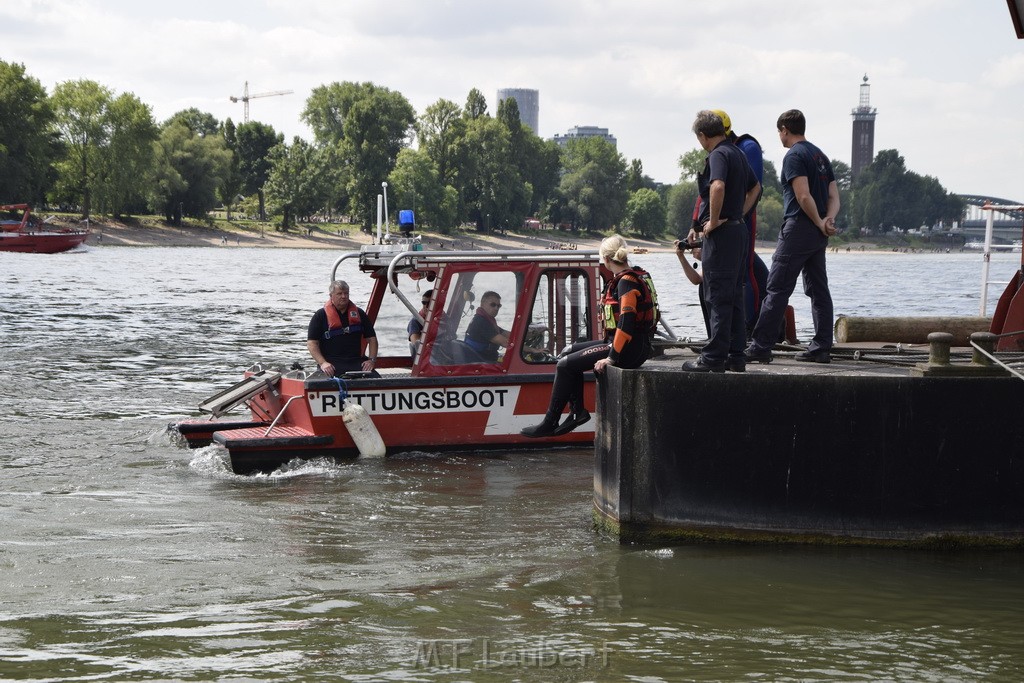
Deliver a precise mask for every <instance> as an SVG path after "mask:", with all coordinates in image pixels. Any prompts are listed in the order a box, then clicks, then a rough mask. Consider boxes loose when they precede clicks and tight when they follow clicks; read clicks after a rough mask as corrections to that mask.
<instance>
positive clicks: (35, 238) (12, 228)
mask: <svg viewBox="0 0 1024 683" xmlns="http://www.w3.org/2000/svg"><path fill="white" fill-rule="evenodd" d="M0 211H23V212H24V213H23V214H22V216H21V220H20V221H18V220H0V251H23V252H29V253H34V254H56V253H58V252H61V251H67V250H68V249H74V248H75V247H77V246H78V245H79V244H82V243H83V242H85V238H87V237H88V236H89V231H88V230H70V229H63V228H52V227H49V226H47V225H46V223H44V222H42V221H37V220H33V218H32V207H30V206H29V205H28V204H0Z"/></svg>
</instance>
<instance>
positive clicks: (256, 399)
mask: <svg viewBox="0 0 1024 683" xmlns="http://www.w3.org/2000/svg"><path fill="white" fill-rule="evenodd" d="M352 259H358V265H359V269H360V270H361V271H362V272H363V273H365V274H367V275H369V276H370V277H372V278H373V289H372V292H371V295H370V300H369V302H368V303H367V305H366V306H365V310H366V312H367V315H368V316H369V317H370V319H371V320H373V321H374V325H375V327H376V328H377V330H378V331H379V330H380V328H381V325H380V321H381V320H383V319H384V317H385V316H398V317H399V318H400V319H401V321H402V322H401V329H404V328H405V322H407V321H408V320H409V319H410V317H411V316H415V315H419V314H418V310H419V309H418V306H416V305H414V302H412V301H410V300H409V298H410V297H409V296H407V295H406V293H405V292H403V291H402V289H401V287H399V283H404V284H405V286H406V289H407V290H409V289H411V288H412V287H411V285H412V284H415V283H414V282H413V281H416V280H420V281H422V282H421V289H423V290H426V289H433V295H432V297H431V301H430V304H429V306H428V308H427V309H426V316H425V318H424V320H423V323H424V328H423V343H422V346H421V347H420V349H419V351H418V352H417V354H416V357H415V358H412V357H411V356H410V355H408V354H406V355H402V356H390V357H388V356H384V355H379V356H378V359H377V369H378V371H379V372H380V374H381V377H380V378H366V377H353V378H348V379H344V380H343V381H342V383H341V384H340V385H339V382H338V381H337V380H336V379H334V378H332V377H327V376H325V375H324V374H323V373H321V372H319V371H317V372H314V373H309V372H306V371H304V370H298V369H296V370H290V371H286V370H283V369H270V368H264V367H260V366H254V367H251V368H250V369H249V370H247V371H246V373H245V376H244V379H243V380H242V381H241V382H239V383H238V384H236V385H234V386H232V387H230V388H228V389H226V390H225V391H223V392H221V393H220V394H217V395H216V396H213V397H211V398H209V399H207V400H206V401H204V402H203V403H202V404H200V406H199V410H200V412H203V413H208V414H209V415H210V416H211V417H210V418H207V419H193V420H186V421H183V422H179V423H177V424H174V425H171V427H172V429H174V430H176V431H177V432H178V433H180V435H181V436H182V437H184V439H185V440H186V441H187V443H188V445H189V446H190V447H197V446H202V445H207V444H209V443H211V442H213V443H218V444H220V445H222V446H223V447H224V448H226V449H227V450H228V452H229V454H230V459H231V466H232V468H233V470H234V471H235V472H238V473H248V472H253V471H269V470H273V469H275V468H277V467H280V466H281V465H283V464H285V463H287V462H289V461H291V460H292V459H294V458H302V459H309V458H316V457H323V456H329V457H335V458H351V457H355V456H357V455H358V449H357V445H356V441H354V440H353V438H352V436H351V435H350V433H349V428H348V427H346V425H345V423H344V422H343V419H342V410H343V403H344V402H345V401H348V402H355V403H358V404H359V405H360V406H362V408H363V409H364V410H365V411H366V414H367V415H368V417H369V420H371V421H372V426H373V428H375V429H376V431H377V432H378V433H379V435H380V437H381V439H382V440H383V442H384V446H385V448H386V450H387V453H388V454H393V453H397V452H403V451H406V452H407V451H427V452H434V451H441V450H453V449H454V450H483V449H493V448H502V449H518V448H527V447H537V446H542V447H545V448H551V447H552V446H584V445H589V444H591V443H592V442H593V439H594V422H590V423H587V424H585V425H583V426H582V427H580V428H578V429H577V430H576V431H574V432H571V433H569V434H565V435H563V436H559V437H549V438H542V439H529V438H526V437H523V436H521V435H520V433H519V432H520V430H521V429H522V428H523V427H526V426H528V425H532V424H536V423H537V422H540V420H541V419H542V417H543V415H544V413H545V411H546V409H547V406H548V401H549V399H550V397H551V383H552V379H553V375H554V370H555V364H556V362H557V359H556V356H557V355H558V353H559V352H560V351H562V349H564V348H565V347H567V346H570V345H571V344H573V343H575V342H577V341H580V340H584V339H597V338H599V336H600V335H601V334H602V333H603V330H602V329H601V327H600V325H601V323H600V319H599V316H598V315H597V313H598V301H599V298H600V293H601V291H602V290H603V278H604V277H607V276H610V273H608V272H607V271H604V273H602V267H601V265H600V262H599V259H598V256H597V253H596V252H593V251H560V250H559V251H497V252H479V251H467V252H460V251H422V250H421V245H420V244H419V243H418V242H414V241H410V240H403V241H401V242H400V243H396V244H383V245H378V246H364V247H363V248H362V250H361V251H359V252H352V253H347V254H344V255H342V256H341V257H340V258H339V259H338V260H337V261H336V262H335V264H334V268H333V272H332V274H331V279H332V280H334V279H339V268H340V267H341V266H342V265H343V264H344V263H345V262H346V261H350V260H352ZM410 278H411V280H410ZM341 279H346V278H341ZM348 279H351V278H348ZM488 291H494V292H497V293H498V294H500V295H501V300H502V304H503V308H502V311H503V313H502V314H501V316H500V317H499V323H500V324H501V325H502V327H505V328H508V329H509V332H510V334H509V345H508V347H507V348H506V349H504V355H503V356H501V357H500V358H499V360H498V361H497V362H486V361H483V360H482V359H480V358H479V357H478V356H476V354H475V353H474V351H473V350H472V349H471V348H470V347H469V346H467V345H466V344H465V342H464V341H462V340H463V337H464V335H465V332H466V328H467V327H468V326H469V323H470V321H471V320H472V318H473V315H474V313H475V311H476V309H477V306H478V305H479V302H480V300H481V297H482V296H483V294H484V293H485V292H488ZM413 298H414V299H415V303H418V302H419V295H414V297H413ZM665 330H666V332H664V333H663V334H664V335H665V336H666V337H668V338H673V339H674V336H673V335H672V333H671V330H668V328H667V327H666V328H665ZM585 402H586V405H587V408H588V409H589V410H593V409H594V380H593V377H592V376H591V377H590V378H589V381H588V382H587V384H586V390H585ZM243 404H244V405H245V406H247V407H248V409H249V417H248V419H243V420H240V421H230V422H229V421H223V420H222V416H224V415H225V414H226V413H227V412H228V411H230V410H231V409H232V408H234V407H235V406H240V405H243Z"/></svg>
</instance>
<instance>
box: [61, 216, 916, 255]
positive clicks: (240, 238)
mask: <svg viewBox="0 0 1024 683" xmlns="http://www.w3.org/2000/svg"><path fill="white" fill-rule="evenodd" d="M63 225H65V226H66V227H81V223H69V222H65V223H63ZM216 225H217V227H212V226H209V225H205V224H202V223H190V222H187V221H186V223H185V224H184V225H183V226H181V227H176V226H170V225H166V224H164V223H163V222H158V221H154V220H141V221H137V222H133V223H130V224H128V223H122V222H118V221H113V220H100V221H95V220H93V221H91V222H90V225H89V230H90V235H89V239H88V240H87V241H86V244H88V245H90V246H94V247H104V246H129V247H224V248H231V247H259V248H273V247H284V248H292V249H339V250H354V249H359V247H360V246H362V245H364V244H372V243H373V241H374V237H375V236H371V235H367V234H365V233H363V232H361V231H359V230H357V229H354V228H352V227H351V226H350V227H349V230H348V231H347V232H342V233H339V234H336V233H334V232H333V231H327V230H323V229H321V228H319V227H316V226H314V227H313V228H312V230H307V229H306V228H305V226H304V227H303V229H301V230H293V231H291V232H289V233H282V232H277V231H276V230H270V229H265V230H263V231H259V230H256V229H254V228H247V227H244V226H240V225H237V224H232V225H231V226H230V229H228V228H225V227H220V226H222V225H224V224H223V223H218V224H216ZM392 234H396V235H397V234H398V233H397V232H396V233H392ZM416 234H417V235H419V236H420V238H421V240H422V241H423V242H424V243H425V244H426V245H427V246H428V247H429V248H431V249H434V248H439V247H440V248H444V249H466V250H474V249H479V250H496V249H550V248H552V247H557V245H559V244H568V245H575V248H577V249H597V248H598V246H600V244H601V239H602V238H601V237H600V236H598V237H593V238H588V237H583V236H573V235H569V234H567V233H560V232H558V233H550V234H543V235H533V234H521V233H516V232H511V231H509V232H506V233H505V234H499V233H494V234H489V235H484V234H481V233H476V232H459V233H457V234H453V235H442V234H439V233H434V232H417V233H416ZM626 241H627V243H628V244H629V245H630V247H632V248H634V249H638V250H641V249H645V250H647V251H648V252H652V253H656V252H671V251H673V250H674V246H673V241H672V240H671V239H667V238H666V239H662V240H645V239H640V238H637V237H635V236H629V237H627V238H626ZM837 249H838V250H839V251H844V252H847V251H848V252H858V253H889V252H893V251H897V250H895V249H893V248H891V247H886V246H880V245H877V244H873V243H869V242H862V243H861V242H858V243H851V244H844V245H840V246H838V247H837ZM774 250H775V242H774V241H758V243H757V251H758V253H762V254H771V253H772V252H773V251H774Z"/></svg>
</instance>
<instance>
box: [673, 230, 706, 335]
mask: <svg viewBox="0 0 1024 683" xmlns="http://www.w3.org/2000/svg"><path fill="white" fill-rule="evenodd" d="M675 245H676V258H678V259H679V265H680V266H682V267H683V274H684V275H685V276H686V279H687V280H689V281H690V284H692V285H697V300H698V301H699V302H700V313H701V315H702V316H703V317H704V333H705V334H706V335H707V336H708V337H710V336H711V319H710V316H709V315H708V303H707V301H705V300H704V276H703V275H701V274H700V272H699V271H698V270H697V261H700V259H701V243H700V242H693V243H691V242H688V241H686V240H676V241H675ZM686 252H690V254H692V256H693V258H694V259H695V261H694V262H693V265H691V264H690V261H689V259H688V258H687V257H686Z"/></svg>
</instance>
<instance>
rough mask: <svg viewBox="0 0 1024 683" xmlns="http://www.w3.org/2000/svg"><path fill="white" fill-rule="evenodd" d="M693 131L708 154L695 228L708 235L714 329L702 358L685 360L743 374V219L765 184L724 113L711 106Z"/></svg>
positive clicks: (699, 368)
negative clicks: (734, 139)
mask: <svg viewBox="0 0 1024 683" xmlns="http://www.w3.org/2000/svg"><path fill="white" fill-rule="evenodd" d="M693 132H694V134H695V135H696V136H697V141H698V142H699V143H700V145H701V147H703V148H704V150H705V151H706V152H707V153H708V157H707V162H706V163H705V165H704V170H703V171H701V173H700V175H699V176H698V177H697V190H698V192H699V193H700V197H701V200H702V203H703V205H704V207H706V209H705V210H706V212H707V213H706V215H702V216H701V219H700V220H698V226H697V228H700V230H699V231H698V230H697V228H694V231H693V232H700V233H701V234H702V235H703V254H702V259H701V260H702V263H703V267H704V288H705V297H706V299H707V303H708V309H709V313H710V320H709V322H710V327H711V329H710V336H709V338H708V343H707V344H706V345H705V346H704V348H703V349H701V353H700V358H698V359H697V360H696V361H687V362H685V363H683V370H688V371H690V372H725V371H726V370H727V369H728V370H732V371H734V372H743V371H744V370H745V369H746V361H745V357H744V355H743V351H744V349H745V347H746V340H747V332H746V320H745V316H744V308H743V280H744V277H745V273H746V265H747V252H748V240H749V236H748V234H747V226H746V223H745V222H744V220H743V217H744V216H746V215H747V213H749V212H750V210H751V209H753V208H754V205H755V204H756V203H757V198H758V196H759V195H760V191H761V184H760V183H758V182H757V178H755V177H754V172H753V171H752V170H751V169H750V164H749V163H748V162H747V157H746V155H744V154H743V152H742V151H741V150H740V149H739V148H738V147H736V146H735V145H733V144H732V143H731V142H729V139H728V138H727V137H726V135H725V124H724V123H723V122H722V118H721V117H720V116H719V115H718V114H716V113H715V112H713V111H710V110H706V109H705V110H703V111H700V112H697V118H696V119H695V120H694V122H693ZM692 237H695V235H691V238H692Z"/></svg>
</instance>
